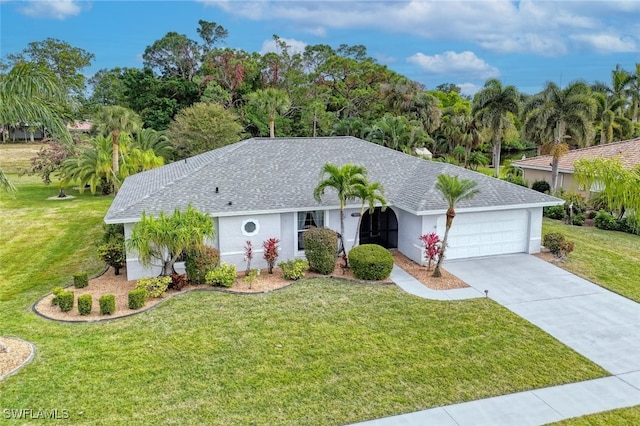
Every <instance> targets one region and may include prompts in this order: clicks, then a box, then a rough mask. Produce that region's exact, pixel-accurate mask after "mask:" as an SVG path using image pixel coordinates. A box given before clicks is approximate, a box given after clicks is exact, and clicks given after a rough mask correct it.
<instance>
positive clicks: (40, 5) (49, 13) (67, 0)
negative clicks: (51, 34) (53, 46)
mask: <svg viewBox="0 0 640 426" xmlns="http://www.w3.org/2000/svg"><path fill="white" fill-rule="evenodd" d="M20 11H21V12H22V13H24V14H25V15H28V16H31V17H34V18H54V19H61V20H62V19H66V18H68V17H70V16H77V15H79V14H80V12H81V11H82V8H81V7H80V2H79V1H76V0H31V1H28V2H26V5H25V6H23V7H21V8H20Z"/></svg>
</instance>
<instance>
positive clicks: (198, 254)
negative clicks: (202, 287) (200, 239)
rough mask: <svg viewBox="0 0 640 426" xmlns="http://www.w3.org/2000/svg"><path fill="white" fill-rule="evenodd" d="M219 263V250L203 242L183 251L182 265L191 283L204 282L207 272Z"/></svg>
mask: <svg viewBox="0 0 640 426" xmlns="http://www.w3.org/2000/svg"><path fill="white" fill-rule="evenodd" d="M219 264H220V251H219V250H217V249H215V248H213V247H209V246H207V245H204V244H200V245H197V246H195V247H193V248H192V249H190V250H187V252H186V253H185V262H184V267H185V269H186V272H187V277H188V279H189V282H190V283H192V284H204V283H205V282H206V276H207V272H209V271H213V270H214V269H216V268H217V267H218V265H219Z"/></svg>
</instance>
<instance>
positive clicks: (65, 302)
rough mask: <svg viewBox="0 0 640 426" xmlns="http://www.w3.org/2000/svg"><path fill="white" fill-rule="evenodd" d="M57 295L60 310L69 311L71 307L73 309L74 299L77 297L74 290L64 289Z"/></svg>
mask: <svg viewBox="0 0 640 426" xmlns="http://www.w3.org/2000/svg"><path fill="white" fill-rule="evenodd" d="M56 297H57V298H58V303H57V305H58V306H60V310H61V311H62V312H69V311H70V310H71V309H73V299H74V297H75V294H73V291H71V290H64V291H62V292H60V293H59V294H58V295H57V296H56Z"/></svg>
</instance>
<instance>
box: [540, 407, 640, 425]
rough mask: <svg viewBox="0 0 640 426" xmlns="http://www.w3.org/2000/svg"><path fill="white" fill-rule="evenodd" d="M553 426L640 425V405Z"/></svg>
mask: <svg viewBox="0 0 640 426" xmlns="http://www.w3.org/2000/svg"><path fill="white" fill-rule="evenodd" d="M553 424H554V425H555V426H610V425H640V405H636V406H635V407H631V408H621V409H619V410H612V411H605V412H604V413H598V414H591V415H588V416H582V417H579V418H577V419H568V420H563V421H561V422H557V423H553Z"/></svg>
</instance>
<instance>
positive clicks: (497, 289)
mask: <svg viewBox="0 0 640 426" xmlns="http://www.w3.org/2000/svg"><path fill="white" fill-rule="evenodd" d="M445 268H446V269H447V271H449V272H451V273H452V274H454V275H456V276H458V277H459V278H461V279H462V280H464V281H465V282H467V283H468V284H469V285H470V286H472V287H474V288H475V289H477V290H478V291H482V292H484V290H488V291H489V292H488V296H489V297H490V298H492V299H494V300H495V301H496V302H498V303H500V304H501V305H504V306H505V307H507V308H508V309H510V310H511V311H513V312H514V313H516V314H518V315H519V316H521V317H522V318H524V319H526V320H528V321H529V322H531V323H533V324H535V325H537V326H538V327H540V328H541V329H543V330H544V331H546V332H547V333H549V334H550V335H552V336H553V337H555V338H556V339H558V340H559V341H561V342H562V343H564V344H565V345H567V346H569V347H571V348H573V349H574V350H575V351H577V352H578V353H580V354H582V355H584V356H585V357H587V358H589V359H590V360H591V361H593V362H595V363H596V364H598V365H600V366H602V367H603V368H604V369H605V370H607V371H609V372H610V373H611V374H613V375H619V374H625V373H633V372H640V304H638V303H636V302H634V301H632V300H629V299H627V298H625V297H622V296H620V295H618V294H615V293H613V292H611V291H608V290H606V289H604V288H602V287H600V286H598V285H596V284H593V283H591V282H590V281H587V280H585V279H582V278H580V277H578V276H576V275H573V274H572V273H570V272H567V271H565V270H564V269H561V268H559V267H557V266H555V265H553V264H551V263H549V262H545V261H544V260H541V259H538V258H537V257H535V256H531V255H528V254H517V255H507V256H495V257H486V258H478V259H466V260H460V261H450V262H447V263H446V265H445ZM629 279H635V280H638V281H640V277H629ZM639 284H640V283H639Z"/></svg>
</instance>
